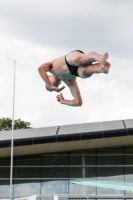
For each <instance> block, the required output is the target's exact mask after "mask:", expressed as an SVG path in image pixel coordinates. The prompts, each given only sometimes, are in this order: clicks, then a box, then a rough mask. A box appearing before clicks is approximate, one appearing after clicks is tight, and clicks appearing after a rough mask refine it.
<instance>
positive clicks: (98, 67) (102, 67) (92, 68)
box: [78, 62, 111, 78]
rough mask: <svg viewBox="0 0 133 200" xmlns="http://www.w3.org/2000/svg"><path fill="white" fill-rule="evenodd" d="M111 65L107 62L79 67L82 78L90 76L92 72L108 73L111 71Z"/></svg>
mask: <svg viewBox="0 0 133 200" xmlns="http://www.w3.org/2000/svg"><path fill="white" fill-rule="evenodd" d="M110 67H111V64H110V63H108V62H107V63H105V64H99V63H96V64H92V65H89V66H86V67H79V68H78V75H79V76H80V77H81V78H88V77H90V76H91V75H92V74H94V73H95V74H99V73H105V74H107V73H108V72H109V68H110Z"/></svg>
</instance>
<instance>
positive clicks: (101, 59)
mask: <svg viewBox="0 0 133 200" xmlns="http://www.w3.org/2000/svg"><path fill="white" fill-rule="evenodd" d="M108 57H109V54H108V53H104V54H103V55H101V56H99V58H98V60H97V62H99V63H100V64H106V63H107V59H108Z"/></svg>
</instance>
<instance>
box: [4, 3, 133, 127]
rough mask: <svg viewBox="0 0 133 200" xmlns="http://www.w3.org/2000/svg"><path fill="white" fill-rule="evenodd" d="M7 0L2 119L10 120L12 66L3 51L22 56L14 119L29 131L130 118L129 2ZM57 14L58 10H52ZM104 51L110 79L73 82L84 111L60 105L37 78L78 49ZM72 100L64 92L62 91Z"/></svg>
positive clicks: (132, 42)
mask: <svg viewBox="0 0 133 200" xmlns="http://www.w3.org/2000/svg"><path fill="white" fill-rule="evenodd" d="M127 2H128V3H125V1H122V0H121V1H119V0H118V1H117V2H116V1H113V0H108V1H105V0H101V1H100V2H99V0H96V1H92V0H89V1H88V0H84V1H81V0H71V1H70V0H67V1H66V0H64V1H60V0H55V1H52V3H51V1H46V0H45V1H42V0H39V1H37V0H33V1H30V0H28V1H25V0H23V1H22V0H20V1H16V0H11V1H7V0H5V1H1V2H0V27H1V32H0V93H1V98H0V105H1V107H0V117H12V89H13V62H11V61H10V60H9V59H8V58H7V56H6V51H7V49H8V47H10V46H12V45H18V46H20V47H21V48H22V50H23V57H22V59H21V60H20V61H18V62H17V71H16V98H15V118H21V119H23V120H25V121H29V122H31V126H32V127H43V126H54V125H62V124H75V123H84V122H92V121H106V120H115V119H125V118H132V117H133V115H132V113H133V103H132V99H133V92H132V91H133V88H132V85H133V84H132V74H133V68H132V65H133V61H132V50H133V28H132V22H133V15H132V9H131V8H132V4H133V3H132V1H131V0H128V1H127ZM55 8H56V9H55ZM80 48H81V50H83V51H85V52H86V53H87V52H89V51H92V50H93V51H98V52H100V53H103V52H104V51H108V52H109V54H110V57H109V61H110V62H111V64H112V67H111V69H110V73H109V74H108V75H104V74H100V75H93V76H92V77H91V78H90V79H86V80H81V79H79V78H78V79H77V81H78V83H79V87H80V90H81V94H82V98H83V105H82V106H81V107H78V108H73V107H68V106H64V105H60V104H59V103H58V102H57V101H56V93H49V92H47V91H46V89H45V84H44V83H43V81H42V80H41V78H40V76H39V73H38V70H37V69H38V66H39V65H41V64H42V63H43V62H46V61H49V60H51V59H53V58H55V57H58V56H60V55H64V54H66V53H67V52H68V51H71V50H74V49H80ZM63 94H64V96H65V97H66V98H71V95H70V92H69V90H68V88H66V89H65V90H64V91H63Z"/></svg>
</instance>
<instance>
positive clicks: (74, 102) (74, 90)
mask: <svg viewBox="0 0 133 200" xmlns="http://www.w3.org/2000/svg"><path fill="white" fill-rule="evenodd" d="M68 87H69V88H70V92H71V94H72V96H73V97H74V99H73V100H67V99H64V97H63V95H62V93H60V94H58V95H57V97H56V98H57V101H59V102H60V103H61V104H65V105H68V106H81V105H82V98H81V95H80V91H79V88H78V85H77V82H76V81H74V82H73V83H72V84H70V85H68Z"/></svg>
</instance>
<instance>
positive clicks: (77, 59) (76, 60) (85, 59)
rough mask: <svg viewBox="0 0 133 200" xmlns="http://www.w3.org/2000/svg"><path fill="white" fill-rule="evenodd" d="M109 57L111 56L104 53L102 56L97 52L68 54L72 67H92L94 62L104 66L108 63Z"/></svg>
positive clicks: (67, 57)
mask: <svg viewBox="0 0 133 200" xmlns="http://www.w3.org/2000/svg"><path fill="white" fill-rule="evenodd" d="M108 56H109V55H108V53H104V54H103V55H100V54H98V53H96V52H90V53H88V54H83V53H80V52H78V51H74V52H70V53H69V54H67V56H66V59H67V61H68V62H69V63H70V64H72V65H75V66H84V67H85V66H88V65H91V64H92V63H93V62H99V63H101V64H104V63H106V60H107V59H108Z"/></svg>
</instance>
